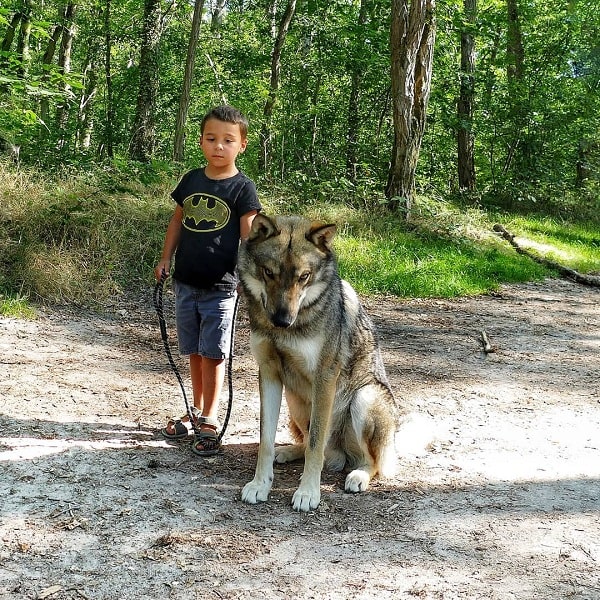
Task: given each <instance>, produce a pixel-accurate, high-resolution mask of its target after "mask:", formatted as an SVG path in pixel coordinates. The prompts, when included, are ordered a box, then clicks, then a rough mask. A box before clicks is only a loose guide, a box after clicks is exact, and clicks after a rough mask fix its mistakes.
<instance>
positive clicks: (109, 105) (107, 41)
mask: <svg viewBox="0 0 600 600" xmlns="http://www.w3.org/2000/svg"><path fill="white" fill-rule="evenodd" d="M110 11H111V0H106V5H105V7H104V77H105V79H106V125H105V128H104V147H105V150H106V155H107V156H108V157H109V158H112V157H113V156H114V147H113V146H114V140H113V122H114V118H115V107H114V103H113V86H112V68H111V63H110V53H111V50H112V34H111V28H110Z"/></svg>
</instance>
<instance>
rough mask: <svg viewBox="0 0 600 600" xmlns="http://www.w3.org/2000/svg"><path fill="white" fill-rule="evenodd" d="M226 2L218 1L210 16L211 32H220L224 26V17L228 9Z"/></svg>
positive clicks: (223, 0)
mask: <svg viewBox="0 0 600 600" xmlns="http://www.w3.org/2000/svg"><path fill="white" fill-rule="evenodd" d="M226 4H227V3H226V1H225V0H216V2H215V4H214V6H213V11H212V14H211V16H210V29H211V31H218V30H219V29H220V28H221V25H222V24H223V15H224V14H225V7H226Z"/></svg>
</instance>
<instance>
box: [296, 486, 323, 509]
mask: <svg viewBox="0 0 600 600" xmlns="http://www.w3.org/2000/svg"><path fill="white" fill-rule="evenodd" d="M319 502H321V490H320V489H319V488H317V489H316V490H311V489H309V488H303V487H302V486H300V487H299V488H298V489H297V490H296V491H295V492H294V495H293V496H292V507H293V508H294V510H297V511H299V512H308V511H310V510H315V508H317V506H319Z"/></svg>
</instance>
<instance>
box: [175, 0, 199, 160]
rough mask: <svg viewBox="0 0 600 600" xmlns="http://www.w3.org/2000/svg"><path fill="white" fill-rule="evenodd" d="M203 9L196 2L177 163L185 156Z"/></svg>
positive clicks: (178, 126) (181, 99)
mask: <svg viewBox="0 0 600 600" xmlns="http://www.w3.org/2000/svg"><path fill="white" fill-rule="evenodd" d="M203 8H204V0H196V2H195V4H194V15H193V17H192V30H191V32H190V40H189V43H188V49H187V56H186V59H185V70H184V74H183V84H182V86H181V96H180V97H179V110H178V111H177V120H176V122H175V141H174V143H173V160H174V161H176V162H181V161H183V158H184V154H185V124H186V122H187V114H188V110H189V108H190V101H191V92H192V81H193V78H194V65H195V64H196V47H197V46H198V38H199V37H200V23H201V22H202V10H203Z"/></svg>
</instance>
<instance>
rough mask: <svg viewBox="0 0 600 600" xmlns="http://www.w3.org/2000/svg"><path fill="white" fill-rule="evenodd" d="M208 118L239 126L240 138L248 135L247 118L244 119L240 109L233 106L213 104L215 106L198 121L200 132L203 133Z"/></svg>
mask: <svg viewBox="0 0 600 600" xmlns="http://www.w3.org/2000/svg"><path fill="white" fill-rule="evenodd" d="M209 119H217V120H218V121H225V122H226V123H235V124H236V125H239V127H240V133H241V134H242V139H244V138H245V137H246V136H247V135H248V119H246V117H245V116H244V115H243V114H242V113H241V111H239V110H238V109H237V108H234V107H233V106H228V105H227V104H223V105H221V106H215V108H213V109H212V110H210V111H209V112H207V113H206V114H205V115H204V117H203V119H202V122H201V123H200V133H201V134H204V126H205V125H206V121H208V120H209Z"/></svg>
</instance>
